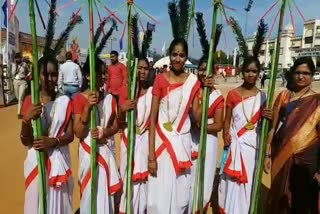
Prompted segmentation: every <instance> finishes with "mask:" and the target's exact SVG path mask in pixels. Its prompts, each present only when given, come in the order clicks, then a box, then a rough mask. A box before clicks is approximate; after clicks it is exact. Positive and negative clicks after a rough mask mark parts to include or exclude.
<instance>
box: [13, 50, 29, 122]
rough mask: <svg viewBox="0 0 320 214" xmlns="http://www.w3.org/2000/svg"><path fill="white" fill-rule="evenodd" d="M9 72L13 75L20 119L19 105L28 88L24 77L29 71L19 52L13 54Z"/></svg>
mask: <svg viewBox="0 0 320 214" xmlns="http://www.w3.org/2000/svg"><path fill="white" fill-rule="evenodd" d="M11 72H12V76H13V88H14V94H15V96H16V98H17V100H18V109H17V113H18V119H21V117H22V116H21V107H22V103H23V100H24V97H25V94H26V91H27V89H28V83H27V81H26V77H27V75H28V73H29V66H28V65H27V63H26V62H23V61H22V55H21V53H19V52H18V53H16V54H15V56H14V63H12V67H11Z"/></svg>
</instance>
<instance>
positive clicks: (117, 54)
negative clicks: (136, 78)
mask: <svg viewBox="0 0 320 214" xmlns="http://www.w3.org/2000/svg"><path fill="white" fill-rule="evenodd" d="M110 55H116V56H119V53H118V51H114V50H113V51H111V52H110Z"/></svg>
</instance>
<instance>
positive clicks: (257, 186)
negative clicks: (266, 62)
mask: <svg viewBox="0 0 320 214" xmlns="http://www.w3.org/2000/svg"><path fill="white" fill-rule="evenodd" d="M286 4H287V0H282V5H281V10H280V19H279V28H278V35H277V44H276V49H275V50H274V51H275V54H274V57H273V61H272V69H271V76H270V82H269V85H268V94H267V105H266V106H267V108H268V109H270V108H271V107H272V101H273V96H274V91H275V85H276V78H277V72H278V63H279V56H280V45H281V34H282V30H283V21H284V14H285V9H286ZM268 127H269V121H268V120H267V119H263V122H262V131H261V138H260V142H261V143H260V145H261V146H260V149H259V154H258V162H257V165H256V166H257V167H256V170H255V176H254V177H255V182H254V186H253V192H252V200H251V207H250V214H257V213H258V210H259V202H260V193H261V179H262V173H263V167H264V159H265V152H266V141H267V137H268V131H269V130H268Z"/></svg>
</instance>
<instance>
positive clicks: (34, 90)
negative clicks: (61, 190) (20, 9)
mask: <svg viewBox="0 0 320 214" xmlns="http://www.w3.org/2000/svg"><path fill="white" fill-rule="evenodd" d="M29 13H30V14H29V15H30V25H31V34H32V52H33V53H32V54H33V80H32V83H31V99H32V104H33V105H37V104H39V103H40V84H39V76H40V74H39V67H38V44H37V28H36V18H35V12H34V0H29ZM32 126H33V136H34V138H37V137H40V136H42V126H41V119H40V118H38V119H36V120H33V121H32ZM37 163H38V174H39V208H40V214H45V213H46V211H47V197H46V196H47V194H46V190H47V188H46V187H47V185H46V167H45V154H44V152H40V151H37Z"/></svg>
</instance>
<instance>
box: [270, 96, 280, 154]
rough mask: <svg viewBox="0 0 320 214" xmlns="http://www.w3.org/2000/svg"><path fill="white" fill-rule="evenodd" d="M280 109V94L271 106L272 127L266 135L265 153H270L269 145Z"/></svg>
mask: <svg viewBox="0 0 320 214" xmlns="http://www.w3.org/2000/svg"><path fill="white" fill-rule="evenodd" d="M280 109H281V94H280V95H279V96H278V97H277V99H276V101H275V103H274V105H273V117H272V125H271V129H270V131H269V133H268V138H267V153H271V143H272V140H273V136H274V134H275V131H276V129H277V124H278V121H279V114H280Z"/></svg>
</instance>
